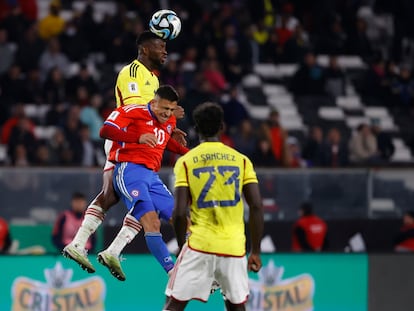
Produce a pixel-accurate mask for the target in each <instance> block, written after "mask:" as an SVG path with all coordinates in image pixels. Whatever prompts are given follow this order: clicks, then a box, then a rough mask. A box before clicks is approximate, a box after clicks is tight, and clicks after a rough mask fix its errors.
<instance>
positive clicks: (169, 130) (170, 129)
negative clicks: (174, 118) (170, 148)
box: [167, 124, 172, 134]
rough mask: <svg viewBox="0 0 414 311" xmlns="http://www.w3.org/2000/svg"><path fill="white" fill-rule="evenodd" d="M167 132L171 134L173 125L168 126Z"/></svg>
mask: <svg viewBox="0 0 414 311" xmlns="http://www.w3.org/2000/svg"><path fill="white" fill-rule="evenodd" d="M167 132H168V134H171V132H172V126H171V124H168V126H167Z"/></svg>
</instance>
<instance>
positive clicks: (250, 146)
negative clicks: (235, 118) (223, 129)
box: [231, 119, 257, 158]
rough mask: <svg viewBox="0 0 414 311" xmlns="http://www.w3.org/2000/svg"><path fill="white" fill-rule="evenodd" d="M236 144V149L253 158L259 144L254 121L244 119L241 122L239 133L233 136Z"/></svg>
mask: <svg viewBox="0 0 414 311" xmlns="http://www.w3.org/2000/svg"><path fill="white" fill-rule="evenodd" d="M231 137H232V139H233V142H234V148H235V149H236V150H237V151H239V152H241V153H243V154H245V155H246V156H248V157H249V158H250V157H252V156H253V153H254V151H255V148H256V144H257V137H256V133H255V131H254V129H253V124H252V121H251V120H249V119H244V120H243V121H241V122H240V124H239V127H238V129H237V131H235V132H233V133H232V134H231Z"/></svg>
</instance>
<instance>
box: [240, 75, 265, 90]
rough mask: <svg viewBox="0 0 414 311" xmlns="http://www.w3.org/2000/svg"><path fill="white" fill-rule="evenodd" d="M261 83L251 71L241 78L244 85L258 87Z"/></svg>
mask: <svg viewBox="0 0 414 311" xmlns="http://www.w3.org/2000/svg"><path fill="white" fill-rule="evenodd" d="M261 83H262V81H261V80H260V77H259V76H258V75H256V74H253V73H252V74H248V75H246V76H244V77H243V79H242V85H243V86H244V87H260V85H261Z"/></svg>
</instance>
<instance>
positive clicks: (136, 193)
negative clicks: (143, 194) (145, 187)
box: [131, 190, 139, 197]
mask: <svg viewBox="0 0 414 311" xmlns="http://www.w3.org/2000/svg"><path fill="white" fill-rule="evenodd" d="M131 195H132V196H133V197H138V196H139V191H138V190H132V191H131Z"/></svg>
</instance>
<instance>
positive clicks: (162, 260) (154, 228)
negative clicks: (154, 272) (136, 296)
mask: <svg viewBox="0 0 414 311" xmlns="http://www.w3.org/2000/svg"><path fill="white" fill-rule="evenodd" d="M140 222H141V224H142V226H143V228H144V231H145V242H146V243H147V246H148V249H149V250H150V252H151V254H152V255H153V256H154V257H155V259H157V261H158V262H159V264H160V265H161V266H162V267H163V269H164V270H165V272H167V273H168V272H169V271H170V270H171V269H172V268H174V261H173V259H172V257H171V255H170V252H169V251H168V248H167V245H166V244H165V242H164V240H163V239H162V234H161V232H160V227H161V223H160V220H159V218H158V215H157V213H156V212H155V211H151V212H147V213H146V214H144V215H143V216H142V217H141V219H140Z"/></svg>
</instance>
